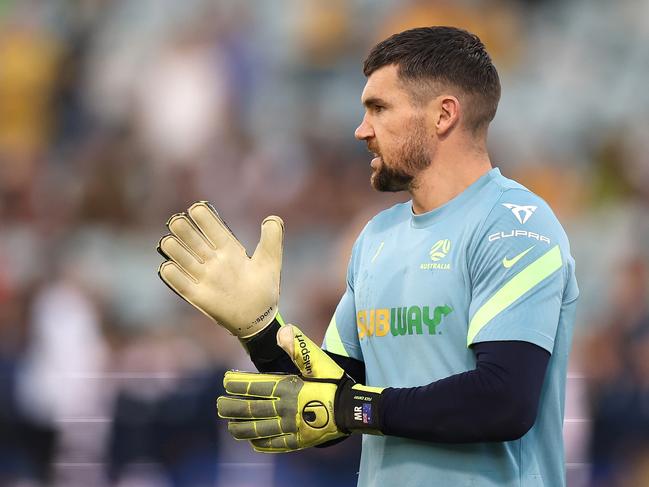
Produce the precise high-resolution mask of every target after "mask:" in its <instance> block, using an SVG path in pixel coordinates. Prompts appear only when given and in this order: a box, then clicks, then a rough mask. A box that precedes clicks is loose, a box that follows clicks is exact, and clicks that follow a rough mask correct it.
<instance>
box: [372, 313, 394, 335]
mask: <svg viewBox="0 0 649 487" xmlns="http://www.w3.org/2000/svg"><path fill="white" fill-rule="evenodd" d="M389 331H390V310H389V309H387V308H383V309H377V310H376V326H375V328H374V333H376V336H378V337H382V336H385V335H387V334H388V332H389Z"/></svg>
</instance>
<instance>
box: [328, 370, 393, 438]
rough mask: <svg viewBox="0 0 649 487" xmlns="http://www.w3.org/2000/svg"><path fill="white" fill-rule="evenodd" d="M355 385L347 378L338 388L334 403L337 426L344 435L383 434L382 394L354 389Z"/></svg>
mask: <svg viewBox="0 0 649 487" xmlns="http://www.w3.org/2000/svg"><path fill="white" fill-rule="evenodd" d="M354 385H356V384H355V382H354V381H353V380H352V379H350V378H349V377H345V378H343V379H342V382H341V385H340V386H339V387H338V391H337V392H336V399H335V402H334V414H335V420H336V426H338V429H340V430H341V431H342V432H344V433H352V432H357V433H365V434H374V435H377V434H381V432H382V427H383V425H382V421H381V417H382V416H381V413H382V410H381V406H382V398H381V393H380V392H371V391H366V390H361V389H354V388H353V387H354Z"/></svg>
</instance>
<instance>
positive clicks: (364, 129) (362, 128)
mask: <svg viewBox="0 0 649 487" xmlns="http://www.w3.org/2000/svg"><path fill="white" fill-rule="evenodd" d="M354 137H356V138H357V139H358V140H367V139H369V138H370V137H374V129H373V128H372V126H371V125H370V124H369V123H368V122H367V119H366V118H365V117H363V121H362V122H361V124H360V125H359V126H358V127H357V128H356V130H355V131H354Z"/></svg>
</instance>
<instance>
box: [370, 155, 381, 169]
mask: <svg viewBox="0 0 649 487" xmlns="http://www.w3.org/2000/svg"><path fill="white" fill-rule="evenodd" d="M380 164H381V156H380V155H378V154H374V159H372V162H370V167H371V168H372V169H378V168H379V165H380Z"/></svg>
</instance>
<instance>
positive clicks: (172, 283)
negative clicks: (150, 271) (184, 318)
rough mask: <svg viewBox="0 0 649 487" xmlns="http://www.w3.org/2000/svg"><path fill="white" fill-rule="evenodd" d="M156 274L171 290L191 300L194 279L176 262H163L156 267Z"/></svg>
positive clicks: (194, 283)
mask: <svg viewBox="0 0 649 487" xmlns="http://www.w3.org/2000/svg"><path fill="white" fill-rule="evenodd" d="M158 276H160V279H162V281H163V282H164V283H165V284H166V285H167V286H169V287H170V288H171V290H172V291H174V292H175V293H176V294H179V295H180V297H182V298H183V299H185V300H187V301H190V302H191V298H192V296H193V294H194V286H195V285H196V281H195V280H194V278H193V277H192V276H190V275H189V274H187V272H186V271H185V270H183V269H182V268H181V267H180V266H179V265H178V264H176V263H175V262H173V261H169V260H167V261H165V262H163V263H162V264H160V266H159V267H158Z"/></svg>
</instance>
